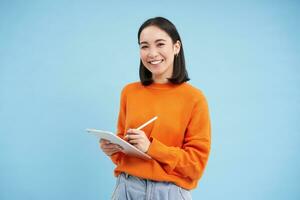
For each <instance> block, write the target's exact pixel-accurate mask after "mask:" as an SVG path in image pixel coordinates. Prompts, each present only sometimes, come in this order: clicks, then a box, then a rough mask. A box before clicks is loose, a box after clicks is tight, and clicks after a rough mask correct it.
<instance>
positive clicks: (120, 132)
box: [110, 89, 126, 165]
mask: <svg viewBox="0 0 300 200" xmlns="http://www.w3.org/2000/svg"><path fill="white" fill-rule="evenodd" d="M125 119H126V96H125V91H124V89H123V90H122V92H121V98H120V110H119V116H118V125H117V136H119V137H120V138H123V137H124V130H125ZM122 156H124V153H123V152H117V153H115V154H113V155H111V156H110V158H111V160H112V162H113V163H114V164H116V165H118V162H119V160H120V159H121V157H122Z"/></svg>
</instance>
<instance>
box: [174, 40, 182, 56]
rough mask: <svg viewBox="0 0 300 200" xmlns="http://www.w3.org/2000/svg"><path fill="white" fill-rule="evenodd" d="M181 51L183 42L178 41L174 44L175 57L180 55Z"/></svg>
mask: <svg viewBox="0 0 300 200" xmlns="http://www.w3.org/2000/svg"><path fill="white" fill-rule="evenodd" d="M180 49H181V42H180V41H179V40H177V41H176V42H175V43H174V54H175V55H177V54H179V52H180Z"/></svg>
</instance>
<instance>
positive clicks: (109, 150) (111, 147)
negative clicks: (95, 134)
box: [99, 139, 122, 156]
mask: <svg viewBox="0 0 300 200" xmlns="http://www.w3.org/2000/svg"><path fill="white" fill-rule="evenodd" d="M99 142H100V148H101V149H102V151H103V152H104V153H105V154H106V155H107V156H111V155H113V154H115V153H117V152H119V151H122V147H121V146H120V145H117V144H113V143H110V141H108V140H105V139H101V140H100V141H99Z"/></svg>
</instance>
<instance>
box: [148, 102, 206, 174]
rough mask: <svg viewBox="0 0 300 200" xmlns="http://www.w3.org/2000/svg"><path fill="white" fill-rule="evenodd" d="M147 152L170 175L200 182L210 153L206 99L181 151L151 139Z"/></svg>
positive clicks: (193, 116) (198, 107) (196, 112)
mask: <svg viewBox="0 0 300 200" xmlns="http://www.w3.org/2000/svg"><path fill="white" fill-rule="evenodd" d="M150 141H151V144H150V147H149V149H148V151H147V154H149V155H150V156H151V157H152V158H153V159H155V160H156V161H158V162H159V163H160V164H161V166H162V167H163V168H164V170H165V171H166V172H167V173H168V174H174V175H176V176H181V177H184V178H189V179H191V180H198V179H200V177H201V176H202V174H203V171H204V168H205V166H206V163H207V160H208V155H209V152H210V143H211V136H210V120H209V113H208V105H207V102H206V99H205V98H204V97H203V98H201V99H200V100H199V101H198V102H197V103H196V104H195V106H194V108H193V111H192V114H191V118H190V121H189V123H188V126H187V129H186V132H185V137H184V141H183V145H182V148H180V147H172V146H167V145H165V144H163V143H162V142H160V141H159V140H157V139H155V138H153V137H151V138H150Z"/></svg>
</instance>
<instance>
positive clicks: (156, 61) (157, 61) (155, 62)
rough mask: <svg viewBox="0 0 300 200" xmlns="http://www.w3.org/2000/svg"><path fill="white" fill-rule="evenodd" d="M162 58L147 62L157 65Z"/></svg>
mask: <svg viewBox="0 0 300 200" xmlns="http://www.w3.org/2000/svg"><path fill="white" fill-rule="evenodd" d="M162 61H163V60H153V61H150V62H149V63H150V64H152V65H157V64H159V63H161V62H162Z"/></svg>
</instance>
